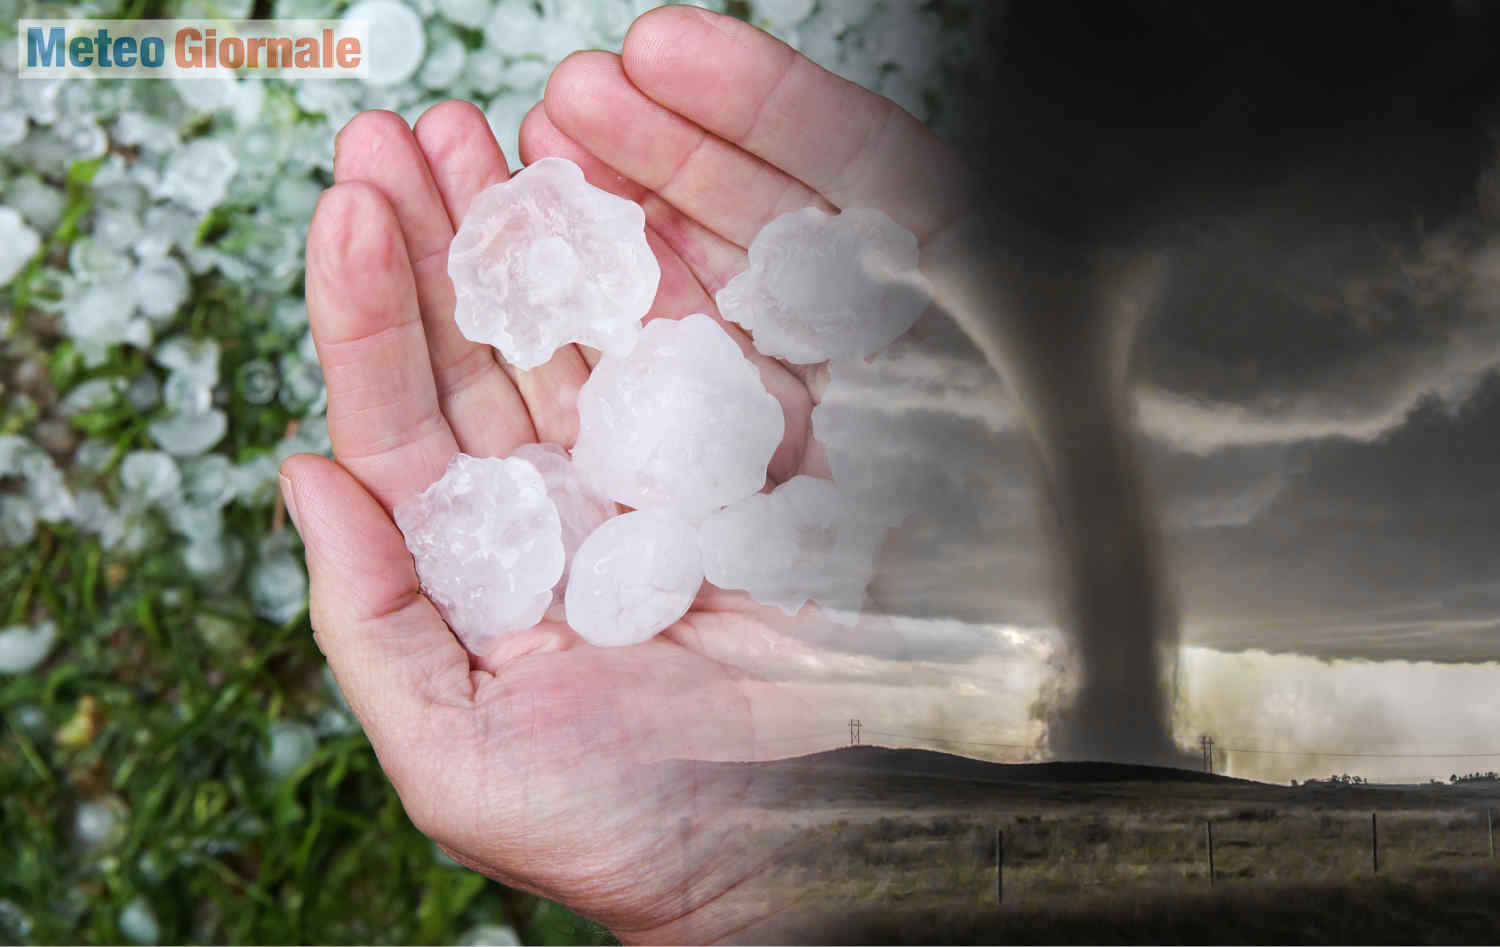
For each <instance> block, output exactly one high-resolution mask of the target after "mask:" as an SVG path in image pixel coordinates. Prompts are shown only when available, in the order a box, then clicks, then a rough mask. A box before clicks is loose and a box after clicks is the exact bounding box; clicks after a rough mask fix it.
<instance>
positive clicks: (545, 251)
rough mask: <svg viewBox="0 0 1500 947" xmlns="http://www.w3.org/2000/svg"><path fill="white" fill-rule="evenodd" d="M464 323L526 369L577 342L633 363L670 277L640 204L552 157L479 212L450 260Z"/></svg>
mask: <svg viewBox="0 0 1500 947" xmlns="http://www.w3.org/2000/svg"><path fill="white" fill-rule="evenodd" d="M448 275H449V276H450V277H451V278H452V279H453V289H454V292H455V294H456V296H457V305H456V307H455V310H454V318H455V319H456V320H457V322H458V327H459V330H460V331H462V332H463V334H464V335H465V336H467V337H468V338H469V339H472V340H473V341H476V342H486V343H488V344H490V345H493V346H494V347H495V348H497V349H499V350H500V354H501V355H503V356H504V357H505V359H506V361H508V362H510V363H511V364H512V365H515V366H516V367H517V368H522V369H526V368H535V367H536V366H538V365H541V364H543V363H545V362H546V361H547V360H548V359H550V358H551V357H552V353H553V352H555V351H557V350H558V348H560V347H561V346H563V345H566V344H567V343H569V342H582V343H583V344H585V345H591V346H593V347H594V348H597V349H602V350H603V351H605V352H607V353H610V354H614V355H623V354H624V353H626V352H628V351H630V348H631V346H632V345H633V344H634V343H635V340H636V336H637V335H639V333H640V323H641V317H643V316H644V315H645V314H646V312H647V311H648V310H649V309H650V308H651V302H652V300H654V299H655V298H656V286H657V283H658V282H659V281H660V280H661V268H660V267H659V266H658V265H657V262H656V256H655V255H654V254H653V253H652V252H651V248H650V246H648V245H647V243H646V214H645V212H644V211H643V210H641V207H640V205H639V204H636V203H634V202H633V201H627V200H625V199H624V198H623V197H617V196H615V195H614V194H610V193H609V192H608V191H604V190H601V189H600V188H597V187H594V186H593V185H592V184H589V183H588V182H587V181H585V180H584V178H583V171H581V170H580V169H579V167H578V165H576V164H574V163H573V162H571V161H568V160H567V159H565V158H543V159H541V160H540V161H537V162H535V163H534V164H532V165H530V166H528V167H527V168H526V169H525V170H523V171H521V172H520V173H519V174H517V175H516V176H515V177H513V178H511V179H510V180H509V181H505V182H502V183H500V184H495V185H491V186H490V187H488V188H485V189H484V190H483V191H481V192H480V193H479V196H478V197H476V198H475V199H474V201H473V203H471V204H470V205H469V211H468V213H467V214H465V215H464V219H463V223H462V224H461V225H460V226H459V228H458V233H457V234H456V235H455V236H454V238H453V243H452V245H451V247H450V248H449V251H448Z"/></svg>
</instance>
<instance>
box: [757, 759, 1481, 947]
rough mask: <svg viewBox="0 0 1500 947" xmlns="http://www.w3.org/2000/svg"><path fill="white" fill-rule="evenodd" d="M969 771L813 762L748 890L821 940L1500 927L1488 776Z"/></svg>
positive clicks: (1220, 938) (1396, 934)
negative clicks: (1410, 781) (1290, 777)
mask: <svg viewBox="0 0 1500 947" xmlns="http://www.w3.org/2000/svg"><path fill="white" fill-rule="evenodd" d="M931 756H933V757H937V756H939V754H931ZM830 775H831V776H832V778H828V777H829V776H830ZM967 776H968V778H966V779H962V780H960V779H955V778H953V776H952V775H951V774H923V773H921V772H919V771H918V770H916V769H913V768H910V767H908V768H906V769H904V770H901V771H899V772H895V773H892V772H889V771H887V772H884V773H872V772H871V771H870V770H869V768H868V767H866V766H864V765H860V766H850V767H848V768H846V769H842V770H840V771H838V772H836V773H833V774H830V773H829V769H828V768H827V767H824V768H823V770H822V772H820V773H819V778H818V779H817V780H816V781H815V783H814V785H815V788H814V789H813V790H812V793H811V796H810V797H808V798H807V799H806V800H805V801H806V806H807V811H805V812H801V813H799V818H803V819H807V820H808V821H807V823H806V827H805V828H803V829H802V830H801V837H800V838H799V839H798V840H797V841H796V842H795V843H794V844H791V845H786V846H785V847H784V849H783V851H784V852H785V853H786V854H785V855H784V857H781V858H778V859H777V860H776V861H775V862H774V867H773V869H772V875H771V877H770V878H769V879H768V880H767V882H766V883H765V884H764V885H762V886H761V887H760V888H759V890H758V891H757V893H756V895H755V896H756V897H758V898H761V899H764V900H765V901H766V902H768V903H777V902H787V903H795V904H796V905H797V910H798V911H799V912H801V914H802V915H803V917H804V923H806V924H808V925H811V926H812V927H813V929H817V928H818V926H819V925H820V924H821V925H822V929H823V930H824V931H825V936H824V937H823V939H825V940H829V941H833V942H848V943H860V942H877V943H878V942H929V943H931V942H939V943H941V942H978V943H986V942H989V943H994V942H1002V941H1012V942H1016V941H1018V942H1064V943H1071V942H1236V943H1248V942H1345V943H1350V942H1357V943H1376V942H1380V943H1385V942H1414V943H1427V942H1438V943H1443V942H1468V943H1492V942H1493V941H1494V939H1495V936H1496V933H1497V932H1500V862H1497V861H1495V860H1493V859H1491V858H1490V848H1489V839H1488V822H1487V820H1486V809H1487V808H1489V807H1497V808H1500V784H1489V785H1487V786H1465V787H1447V786H1442V787H1431V788H1428V787H1418V788H1411V789H1405V788H1379V787H1361V788H1353V787H1328V786H1317V787H1306V788H1301V787H1299V788H1288V787H1282V786H1271V785H1266V784H1259V783H1250V782H1244V781H1239V780H1221V781H1194V782H1186V781H1184V782H1172V781H1149V782H1146V781H1133V782H1108V781H1092V780H1068V781H1015V780H1009V781H1007V780H1004V779H997V780H995V781H991V782H984V781H981V780H979V779H977V778H975V774H974V773H969V774H967ZM1372 812H1375V813H1376V814H1377V820H1378V836H1379V846H1380V847H1379V851H1380V864H1379V870H1378V872H1377V871H1376V870H1375V867H1374V865H1373V863H1372V859H1371V833H1370V815H1371V813H1372ZM1210 820H1211V821H1212V822H1213V825H1214V856H1215V857H1214V861H1215V866H1214V867H1215V872H1214V876H1215V877H1214V883H1213V885H1212V886H1210V883H1209V873H1208V853H1207V829H1206V826H1207V823H1208V822H1209V821H1210ZM997 830H999V831H1001V832H1002V833H1003V836H1004V852H1005V856H1004V898H1003V903H1001V904H998V905H997V904H996V831H997Z"/></svg>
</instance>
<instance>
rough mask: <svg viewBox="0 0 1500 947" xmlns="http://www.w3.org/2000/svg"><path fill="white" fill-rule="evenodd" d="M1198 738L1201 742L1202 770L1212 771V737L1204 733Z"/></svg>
mask: <svg viewBox="0 0 1500 947" xmlns="http://www.w3.org/2000/svg"><path fill="white" fill-rule="evenodd" d="M1199 740H1200V741H1201V742H1202V744H1203V771H1204V772H1205V773H1212V772H1213V771H1214V738H1213V737H1211V736H1208V735H1204V736H1202V737H1200V738H1199Z"/></svg>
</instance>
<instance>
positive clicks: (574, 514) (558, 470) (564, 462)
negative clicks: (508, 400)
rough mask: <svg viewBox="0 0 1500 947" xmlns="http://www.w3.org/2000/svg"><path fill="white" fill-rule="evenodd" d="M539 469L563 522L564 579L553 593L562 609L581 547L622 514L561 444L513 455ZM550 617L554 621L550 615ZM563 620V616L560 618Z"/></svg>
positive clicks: (529, 446)
mask: <svg viewBox="0 0 1500 947" xmlns="http://www.w3.org/2000/svg"><path fill="white" fill-rule="evenodd" d="M511 456H512V457H519V458H520V459H521V460H524V461H526V462H527V463H529V464H531V465H532V466H533V467H535V468H536V469H537V473H539V474H541V475H542V481H543V482H544V483H546V485H547V496H549V497H551V498H552V502H553V503H555V504H557V516H558V519H559V520H560V521H561V522H562V544H563V571H562V578H560V579H558V580H557V585H555V586H553V589H552V605H553V606H560V605H561V604H562V600H563V593H564V592H565V591H566V590H567V585H568V567H569V566H570V565H571V564H572V562H573V557H574V555H575V554H576V553H577V552H578V547H579V546H581V545H582V544H583V541H584V540H585V539H587V538H588V537H589V534H590V533H592V532H593V531H594V530H596V529H598V528H599V526H600V525H601V524H602V523H603V522H604V521H605V520H607V519H609V518H611V517H613V516H614V515H615V514H617V513H618V512H619V510H618V509H616V508H615V504H614V501H613V500H611V499H609V498H608V497H604V496H601V495H600V494H599V493H597V492H596V491H595V490H594V489H593V488H592V487H590V486H589V484H588V482H587V481H586V480H584V478H583V476H582V475H581V474H579V472H578V471H577V470H576V469H574V467H573V460H572V458H570V457H569V456H568V452H567V451H566V450H565V449H563V448H562V447H560V446H558V445H557V444H522V445H521V446H520V447H517V448H516V449H515V450H514V451H512V452H511ZM549 617H552V616H551V615H550V613H549ZM559 617H560V616H559Z"/></svg>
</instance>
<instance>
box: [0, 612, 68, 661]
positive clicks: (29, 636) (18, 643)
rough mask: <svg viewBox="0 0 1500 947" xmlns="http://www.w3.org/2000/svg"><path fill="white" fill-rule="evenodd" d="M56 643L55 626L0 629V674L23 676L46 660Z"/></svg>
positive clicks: (49, 624) (44, 625)
mask: <svg viewBox="0 0 1500 947" xmlns="http://www.w3.org/2000/svg"><path fill="white" fill-rule="evenodd" d="M56 641H57V624H56V623H55V622H51V621H44V622H42V623H40V624H37V625H31V626H27V625H12V626H11V627H9V628H5V629H0V674H25V673H26V672H27V671H30V670H31V669H33V668H35V667H36V666H37V665H38V664H41V663H42V662H43V661H44V660H46V658H47V654H48V653H49V652H51V650H52V645H53V644H55V643H56Z"/></svg>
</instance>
